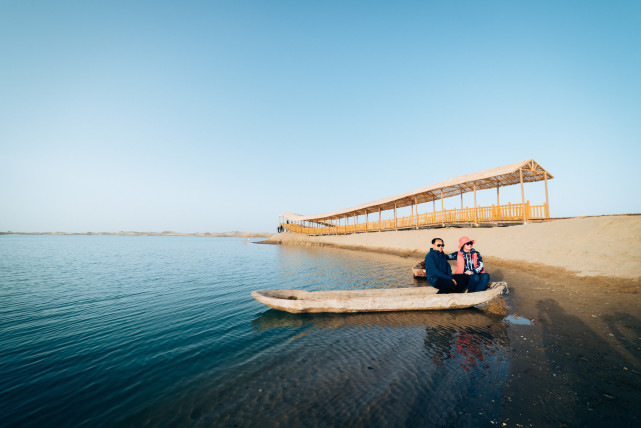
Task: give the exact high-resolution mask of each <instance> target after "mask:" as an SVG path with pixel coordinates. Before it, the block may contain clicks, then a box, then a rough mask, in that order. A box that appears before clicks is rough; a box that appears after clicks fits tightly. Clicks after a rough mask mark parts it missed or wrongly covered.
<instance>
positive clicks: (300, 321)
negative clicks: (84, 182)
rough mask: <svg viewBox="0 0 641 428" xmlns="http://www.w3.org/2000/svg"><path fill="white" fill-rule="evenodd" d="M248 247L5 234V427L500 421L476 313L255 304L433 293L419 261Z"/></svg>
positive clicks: (499, 324) (499, 365)
mask: <svg viewBox="0 0 641 428" xmlns="http://www.w3.org/2000/svg"><path fill="white" fill-rule="evenodd" d="M243 242H244V241H243V240H242V239H235V238H229V239H227V238H220V239H216V238H211V239H200V238H191V237H185V238H181V237H176V238H171V237H104V236H103V237H101V236H93V237H91V236H80V237H60V236H44V237H42V236H19V237H12V236H5V237H3V238H1V239H0V271H2V272H3V274H4V275H0V298H1V299H0V300H2V302H3V303H4V305H1V307H0V315H2V316H3V321H4V323H5V324H4V325H3V327H4V331H3V335H2V336H1V337H0V366H2V367H3V368H4V373H6V376H5V378H3V381H4V385H3V386H4V388H0V402H1V403H2V404H3V406H2V407H0V409H1V410H0V412H1V413H0V420H2V423H3V424H4V425H3V426H20V427H21V428H24V427H40V426H47V425H49V426H54V425H55V426H91V427H100V426H109V427H118V426H125V427H130V426H205V427H207V426H215V427H220V426H223V427H224V426H281V427H287V426H292V427H300V426H305V427H306V428H307V427H309V428H311V427H316V426H319V427H321V426H376V427H378V426H382V427H385V426H389V427H397V426H439V425H446V424H448V425H459V426H460V425H464V426H471V425H475V426H478V425H483V423H485V425H489V421H491V420H496V419H497V415H498V414H499V413H500V409H499V405H500V404H499V403H500V397H501V388H502V387H501V385H505V379H506V377H507V370H508V366H509V359H508V356H509V353H508V350H509V343H508V340H507V335H506V328H507V324H506V323H504V322H503V321H501V319H500V318H495V317H492V316H489V315H487V314H486V313H484V312H482V311H478V310H456V311H432V312H429V311H427V312H390V313H371V314H367V313H366V314H289V313H284V312H279V311H275V310H273V309H267V308H266V307H265V306H264V305H262V304H260V303H258V302H257V301H255V300H254V299H252V298H251V296H250V293H251V291H252V290H257V289H288V288H292V289H302V290H309V291H313V290H330V289H359V288H395V287H414V286H417V285H423V284H425V283H424V282H423V283H421V282H416V281H415V280H414V279H413V277H412V274H411V266H412V265H413V264H414V260H409V259H401V258H399V257H395V256H390V255H380V254H373V253H359V252H353V251H345V250H325V249H319V248H309V249H307V248H283V247H276V246H267V245H244V244H243ZM471 397H473V399H472V398H471ZM479 421H481V422H483V423H481V424H479Z"/></svg>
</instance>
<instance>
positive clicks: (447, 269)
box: [425, 238, 469, 294]
mask: <svg viewBox="0 0 641 428" xmlns="http://www.w3.org/2000/svg"><path fill="white" fill-rule="evenodd" d="M444 246H445V244H444V243H443V240H442V239H441V238H434V239H432V248H431V249H430V252H429V253H427V254H426V255H425V276H426V277H427V282H428V283H429V284H430V285H431V286H432V287H434V288H437V289H438V293H437V294H445V293H464V292H465V289H466V288H467V284H468V281H469V276H468V275H465V274H457V275H452V268H451V266H450V264H449V262H448V261H447V256H446V255H445V254H444V253H443V247H444Z"/></svg>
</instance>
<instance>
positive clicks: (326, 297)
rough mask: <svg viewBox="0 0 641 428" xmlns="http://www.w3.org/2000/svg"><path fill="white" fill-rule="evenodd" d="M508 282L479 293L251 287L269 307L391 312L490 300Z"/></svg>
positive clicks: (464, 305) (426, 289)
mask: <svg viewBox="0 0 641 428" xmlns="http://www.w3.org/2000/svg"><path fill="white" fill-rule="evenodd" d="M506 285H507V284H506V283H505V282H493V283H491V284H490V287H488V289H487V290H485V291H481V292H477V293H452V294H436V293H437V291H438V290H436V289H435V288H433V287H414V288H386V289H367V290H335V291H312V292H310V291H303V290H261V291H252V293H251V294H252V297H253V298H254V299H256V300H258V301H259V302H261V303H263V304H265V305H267V306H269V307H270V308H274V309H278V310H281V311H286V312H292V313H304V312H388V311H427V310H444V309H461V308H469V307H472V306H476V305H480V304H482V303H487V302H489V301H490V300H492V299H494V298H495V297H497V296H498V295H499V294H501V292H502V291H503V289H504V288H505V286H506Z"/></svg>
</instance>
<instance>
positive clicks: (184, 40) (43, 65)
mask: <svg viewBox="0 0 641 428" xmlns="http://www.w3.org/2000/svg"><path fill="white" fill-rule="evenodd" d="M640 22H641V1H638V0H633V1H622V0H619V1H615V2H612V1H605V0H604V1H589V0H579V1H569V0H568V1H557V0H552V1H545V0H544V1H541V0H537V1H534V0H532V1H513V0H509V1H492V0H488V1H476V0H474V1H444V0H443V1H427V0H422V1H400V2H390V1H345V0H337V1H332V0H330V1H300V0H292V1H278V0H275V1H262V0H257V1H243V0H233V1H189V0H186V1H180V2H178V1H171V2H164V1H159V0H155V1H132V0H126V1H117V0H110V1H103V2H98V1H85V0H78V1H66V0H56V1H24V0H0V65H1V66H0V162H1V164H0V231H18V232H37V231H66V232H87V231H93V232H101V231H102V232H117V231H156V232H161V231H168V230H171V231H179V232H187V233H191V232H223V231H230V230H241V231H253V232H263V231H265V232H273V231H275V228H276V224H277V220H278V215H279V214H280V213H282V212H285V211H291V212H296V213H299V214H305V215H309V214H320V213H324V212H329V211H334V210H338V209H343V208H347V207H350V206H354V205H358V204H361V203H365V202H370V201H373V200H376V199H381V198H384V197H388V196H393V195H396V194H400V193H404V192H407V191H410V190H414V189H416V188H420V187H423V186H427V185H430V184H433V183H436V182H438V181H441V180H444V179H447V178H451V177H454V176H458V175H462V174H466V173H471V172H476V171H481V170H484V169H489V168H493V167H496V166H501V165H506V164H510V163H514V162H518V161H523V160H527V159H531V158H532V159H535V160H536V161H537V162H538V163H539V164H541V165H542V166H543V167H544V168H546V169H547V170H548V171H550V172H551V173H552V174H553V175H554V176H555V178H554V179H553V180H551V181H550V182H549V191H550V206H551V215H552V216H554V217H558V216H577V215H598V214H616V213H633V212H635V213H638V212H641V191H639V185H640V184H641V180H640V179H639V174H640V173H639V170H640V169H641V168H640V167H639V163H640V162H641V25H640V24H639V23H640ZM516 187H517V189H515V191H513V192H512V193H513V194H512V195H511V194H510V191H507V189H506V191H505V193H503V192H502V199H503V195H505V198H509V199H504V200H502V202H503V201H504V202H508V200H509V201H511V202H519V201H520V189H519V188H518V186H516ZM486 192H489V193H488V195H487V196H483V195H479V198H480V202H483V201H485V199H484V198H488V199H487V200H494V198H495V197H496V192H495V191H492V190H490V191H486ZM510 195H511V196H510ZM466 198H467V197H466ZM526 198H527V199H529V200H530V201H531V202H532V203H533V204H534V203H542V202H544V200H545V193H544V191H543V188H542V187H541V186H537V185H526ZM454 199H455V200H454V201H452V202H451V205H452V206H456V205H457V204H460V200H459V199H457V198H454ZM465 202H466V204H468V202H469V198H468V199H466V201H465ZM447 203H449V202H447V201H446V206H447ZM489 203H491V202H489ZM430 205H431V204H430ZM420 209H421V211H423V210H426V211H427V210H428V209H427V208H425V209H423V208H420ZM429 210H431V206H430V207H429Z"/></svg>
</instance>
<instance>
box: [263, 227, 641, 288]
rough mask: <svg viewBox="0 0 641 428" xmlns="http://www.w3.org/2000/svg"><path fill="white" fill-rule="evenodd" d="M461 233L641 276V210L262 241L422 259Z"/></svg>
mask: <svg viewBox="0 0 641 428" xmlns="http://www.w3.org/2000/svg"><path fill="white" fill-rule="evenodd" d="M461 236H468V237H470V238H471V239H474V240H476V245H475V246H474V248H476V249H477V250H478V251H480V252H481V254H482V255H483V257H485V258H498V259H504V260H507V261H512V262H527V263H528V264H537V263H539V264H544V265H547V266H550V267H557V268H564V269H566V270H568V271H570V272H572V273H574V274H576V275H578V276H606V277H613V278H633V279H639V278H641V273H640V272H641V215H612V216H598V217H574V218H569V219H561V220H553V221H548V222H544V223H529V224H525V225H517V226H509V227H492V228H487V227H475V228H473V227H466V228H457V227H445V228H437V229H423V230H405V231H396V232H372V233H359V234H354V235H342V236H316V237H308V236H304V235H299V234H294V233H280V234H274V235H272V237H271V238H270V239H268V240H267V241H263V242H265V243H275V244H283V245H320V246H335V247H341V248H353V249H361V250H369V251H380V252H390V253H396V254H408V255H413V256H416V257H417V258H420V257H421V255H424V254H425V253H426V252H427V251H428V250H429V248H430V246H431V245H430V242H431V240H432V238H435V237H439V238H443V239H444V241H445V248H446V251H450V252H451V251H455V250H456V245H457V243H458V239H459V237H461ZM488 262H489V259H488Z"/></svg>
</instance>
